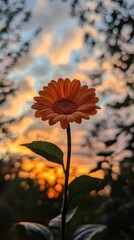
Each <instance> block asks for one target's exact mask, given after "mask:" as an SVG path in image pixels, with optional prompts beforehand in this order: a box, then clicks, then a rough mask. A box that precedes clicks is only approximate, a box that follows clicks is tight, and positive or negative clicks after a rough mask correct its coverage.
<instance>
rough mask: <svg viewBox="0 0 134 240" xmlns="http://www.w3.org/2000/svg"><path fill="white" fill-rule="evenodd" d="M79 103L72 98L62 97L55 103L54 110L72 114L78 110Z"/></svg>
mask: <svg viewBox="0 0 134 240" xmlns="http://www.w3.org/2000/svg"><path fill="white" fill-rule="evenodd" d="M77 108H78V105H77V104H76V103H75V102H74V101H73V100H72V99H70V98H60V99H58V100H56V101H55V103H54V104H53V110H54V112H56V113H59V114H66V115H67V114H71V113H73V112H75V111H76V109H77Z"/></svg>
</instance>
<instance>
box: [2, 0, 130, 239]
mask: <svg viewBox="0 0 134 240" xmlns="http://www.w3.org/2000/svg"><path fill="white" fill-rule="evenodd" d="M133 21H134V1H133V0H131V1H130V0H124V1H123V0H120V1H116V0H107V1H103V0H96V1H92V0H89V1H86V0H83V1H82V0H66V1H65V0H64V1H62V0H34V1H32V0H29V1H25V0H23V1H22V0H19V1H16V0H14V1H11V0H1V2H0V127H1V130H0V140H1V141H0V226H1V227H0V234H1V236H2V240H4V239H5V240H6V239H11V233H10V229H11V228H12V225H13V223H15V222H18V221H33V222H39V223H42V224H45V225H47V224H48V222H49V220H50V219H51V218H52V217H54V216H56V215H57V214H59V213H60V208H61V196H62V184H63V173H62V169H61V168H60V167H59V166H57V165H56V164H55V165H54V164H52V163H50V162H47V161H46V160H45V159H43V158H41V157H39V156H35V154H33V153H32V152H30V151H28V150H27V149H26V148H25V147H22V146H20V145H21V144H23V143H28V142H31V141H34V140H44V141H50V142H53V143H55V144H57V145H58V146H59V147H60V148H61V149H62V150H63V151H64V153H65V156H64V161H66V132H65V130H63V129H61V128H60V125H59V124H58V123H57V124H56V125H54V126H52V127H50V126H49V125H48V123H47V122H42V121H41V120H40V119H35V118H34V111H33V110H32V109H31V105H32V103H33V97H34V96H36V95H37V94H38V91H39V90H40V89H42V87H43V86H44V85H46V84H48V83H49V82H50V81H51V80H52V79H55V80H57V79H58V78H59V77H62V78H66V77H67V78H70V79H74V78H76V79H79V80H80V81H81V84H82V85H83V84H87V85H88V86H89V87H95V88H96V91H97V96H98V97H99V99H100V101H99V104H98V105H99V106H101V110H99V111H98V113H97V114H96V115H95V116H92V117H91V119H90V120H89V121H86V120H83V122H82V124H80V125H79V124H74V123H72V124H71V130H72V144H73V145H72V160H71V171H70V181H71V180H72V179H73V178H74V177H75V176H78V175H81V174H90V175H91V176H97V177H100V178H104V179H105V180H106V181H105V182H106V184H105V187H104V190H103V191H102V190H101V191H99V192H98V193H95V192H92V193H91V194H90V195H89V196H87V198H85V200H84V201H85V204H83V202H80V203H79V206H80V213H79V214H80V215H78V216H77V218H76V220H75V224H76V225H79V224H81V223H105V224H106V225H107V226H108V227H109V229H110V231H111V235H110V236H111V239H132V236H131V235H132V234H133V229H134V228H133V225H134V222H133V217H132V216H133V213H134V202H133V199H134V182H133V181H134V180H133V175H134V159H133V156H134V143H133V140H134V125H133V122H134V116H133V111H134V104H133V103H134V94H133V90H134V71H133V70H134V24H133ZM85 206H86V207H85ZM89 206H90V207H89ZM87 209H88V211H87ZM7 229H8V230H9V231H7ZM111 229H114V231H112V230H111ZM112 234H113V235H112ZM108 239H110V237H109V238H108Z"/></svg>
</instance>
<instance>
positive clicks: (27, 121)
mask: <svg viewBox="0 0 134 240" xmlns="http://www.w3.org/2000/svg"><path fill="white" fill-rule="evenodd" d="M27 7H29V8H31V9H32V12H33V15H32V18H31V19H30V21H29V23H27V24H25V26H24V27H23V32H22V36H23V38H24V39H27V38H28V37H30V34H32V32H33V31H34V29H35V28H38V27H41V28H42V32H41V34H40V35H39V36H38V37H37V38H36V39H35V40H34V41H33V44H32V47H31V50H30V54H29V55H28V56H25V57H23V59H22V60H21V62H20V64H19V65H18V66H17V67H16V68H15V69H14V71H13V72H11V73H10V78H11V80H12V81H14V82H16V83H17V84H18V86H17V87H18V91H17V93H16V96H15V97H12V96H11V97H10V98H9V101H8V103H7V104H6V105H5V106H3V109H2V111H3V114H4V115H6V116H8V117H11V118H12V117H19V116H20V115H22V114H25V117H24V118H23V119H22V120H21V121H19V122H17V123H14V124H13V125H11V126H10V129H11V130H12V131H13V132H14V133H15V134H16V135H18V138H17V140H16V141H14V142H12V144H11V141H10V140H8V141H7V142H6V145H5V149H4V148H3V150H2V151H3V152H4V151H5V150H6V149H8V150H10V151H11V152H12V153H21V152H22V153H23V154H24V153H31V152H29V151H28V150H27V149H25V148H24V147H20V146H19V145H20V144H23V143H28V142H31V141H35V140H45V141H50V142H53V143H55V144H57V145H58V146H59V147H61V149H62V150H63V151H66V131H65V130H63V129H61V128H60V125H59V123H57V124H56V125H54V126H51V127H50V126H49V125H48V122H42V121H41V120H40V119H35V118H34V110H32V109H31V105H32V103H33V97H34V96H36V95H37V94H38V91H39V90H41V89H42V87H43V86H44V85H46V84H48V83H49V81H50V80H52V79H55V80H57V79H58V78H59V77H62V78H66V77H67V78H69V79H74V78H76V79H79V80H80V81H81V82H82V84H88V85H89V87H90V86H92V82H91V80H90V79H89V77H88V72H90V71H92V70H93V69H94V68H95V67H96V64H97V63H96V61H95V58H94V56H89V55H88V54H87V49H86V47H84V46H83V33H84V30H85V29H84V28H81V27H80V26H79V24H78V20H77V19H76V18H71V17H70V5H69V1H68V2H67V3H65V2H62V1H61V0H56V1H50V0H45V1H43V0H34V1H32V0H31V1H28V6H27ZM78 59H79V61H78ZM110 67H111V66H110V64H108V63H106V64H105V68H110ZM111 80H112V81H113V80H114V84H113V85H111V84H110V83H111ZM116 86H117V93H124V92H125V89H124V86H123V82H121V81H120V83H119V82H118V83H117V82H116V80H115V79H113V76H109V75H106V76H105V79H104V81H103V83H102V85H101V86H98V87H97V96H100V92H101V90H102V89H107V88H109V87H111V88H116ZM119 98H120V95H119ZM110 100H111V96H106V98H105V99H104V98H102V97H101V96H100V102H99V104H98V105H99V106H101V110H99V111H98V113H97V114H96V115H95V116H92V117H91V120H89V121H87V120H85V121H83V122H82V124H81V125H79V124H74V123H72V124H71V129H72V144H73V145H72V154H73V156H72V165H74V166H78V165H79V166H80V165H81V166H83V167H85V168H87V167H89V166H90V167H91V166H95V159H94V158H89V157H87V153H88V151H89V149H87V148H82V147H81V145H82V143H83V142H84V137H85V136H86V134H87V133H88V130H89V129H91V128H92V124H94V122H95V121H97V119H102V118H103V117H104V114H105V103H106V102H108V101H110Z"/></svg>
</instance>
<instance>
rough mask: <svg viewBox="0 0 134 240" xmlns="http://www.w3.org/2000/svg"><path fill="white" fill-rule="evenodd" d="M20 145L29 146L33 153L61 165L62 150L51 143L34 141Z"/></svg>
mask: <svg viewBox="0 0 134 240" xmlns="http://www.w3.org/2000/svg"><path fill="white" fill-rule="evenodd" d="M21 146H25V147H27V148H29V149H30V150H31V151H33V152H34V153H37V154H38V155H40V156H42V157H44V158H46V159H47V160H48V161H51V162H54V163H58V164H61V165H62V166H63V152H62V151H61V149H60V148H59V147H58V146H56V145H55V144H53V143H50V142H44V141H34V142H32V143H25V144H22V145H21Z"/></svg>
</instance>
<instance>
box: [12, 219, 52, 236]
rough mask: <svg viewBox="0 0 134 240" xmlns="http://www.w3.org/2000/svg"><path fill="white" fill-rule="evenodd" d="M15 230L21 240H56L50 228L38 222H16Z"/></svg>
mask: <svg viewBox="0 0 134 240" xmlns="http://www.w3.org/2000/svg"><path fill="white" fill-rule="evenodd" d="M15 232H16V233H17V237H18V238H19V239H20V240H21V239H27V240H54V237H53V234H52V233H51V232H50V230H49V229H48V228H47V227H45V226H43V225H41V224H38V223H31V222H18V223H16V224H15Z"/></svg>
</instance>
